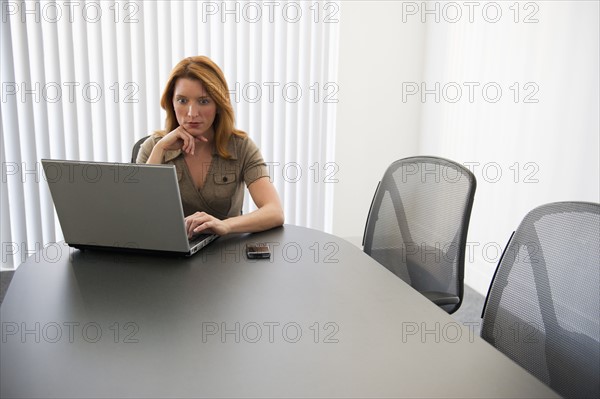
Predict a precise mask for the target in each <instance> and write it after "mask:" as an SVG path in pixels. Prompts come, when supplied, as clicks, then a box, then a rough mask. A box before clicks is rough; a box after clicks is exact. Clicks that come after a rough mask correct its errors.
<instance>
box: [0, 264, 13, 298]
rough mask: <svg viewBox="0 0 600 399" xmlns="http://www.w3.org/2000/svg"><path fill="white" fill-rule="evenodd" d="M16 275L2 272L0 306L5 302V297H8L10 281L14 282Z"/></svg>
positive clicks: (11, 272) (0, 273)
mask: <svg viewBox="0 0 600 399" xmlns="http://www.w3.org/2000/svg"><path fill="white" fill-rule="evenodd" d="M14 273H15V272H14V271H2V272H0V304H1V303H2V301H3V300H4V295H6V290H7V289H8V285H9V284H10V280H12V277H13V274H14Z"/></svg>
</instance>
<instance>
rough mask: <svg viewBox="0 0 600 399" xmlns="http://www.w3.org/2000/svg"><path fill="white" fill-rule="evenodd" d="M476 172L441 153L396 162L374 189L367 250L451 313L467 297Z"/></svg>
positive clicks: (366, 228)
mask: <svg viewBox="0 0 600 399" xmlns="http://www.w3.org/2000/svg"><path fill="white" fill-rule="evenodd" d="M475 187H476V181H475V176H473V174H472V173H471V172H470V171H469V170H468V169H467V168H465V167H463V166H462V165H460V164H458V163H456V162H453V161H450V160H447V159H443V158H437V157H411V158H405V159H401V160H399V161H396V162H394V163H392V164H391V165H390V166H389V167H388V169H387V170H386V172H385V174H384V176H383V179H382V180H381V182H380V184H379V187H378V188H377V190H376V192H375V196H374V198H373V202H372V204H371V210H370V211H369V217H368V219H367V224H366V226H365V234H364V236H363V245H364V251H365V252H366V253H367V254H369V255H370V256H371V257H372V258H374V259H375V260H377V261H378V262H379V263H381V264H382V265H384V266H385V267H387V268H388V269H389V270H390V271H392V272H393V273H394V274H396V275H397V276H398V277H400V278H402V279H403V280H404V281H406V282H407V283H409V284H410V285H411V286H412V287H414V288H415V289H416V290H418V291H420V292H421V293H422V294H423V295H425V296H426V297H428V298H429V299H431V300H432V301H433V302H434V303H436V304H438V305H439V306H441V307H442V308H443V309H444V310H446V311H447V312H449V313H452V312H454V311H456V310H457V309H458V308H459V307H460V305H461V302H462V297H463V276H464V254H465V246H466V238H467V230H468V225H469V219H470V216H471V208H472V206H473V197H474V195H475Z"/></svg>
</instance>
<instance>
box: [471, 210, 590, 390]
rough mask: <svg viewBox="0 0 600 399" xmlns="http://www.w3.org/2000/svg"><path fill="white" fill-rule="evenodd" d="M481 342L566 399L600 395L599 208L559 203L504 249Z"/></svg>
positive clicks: (532, 215) (529, 220)
mask: <svg viewBox="0 0 600 399" xmlns="http://www.w3.org/2000/svg"><path fill="white" fill-rule="evenodd" d="M481 336H482V337H483V338H484V339H485V340H487V341H488V342H490V343H491V344H492V345H494V346H495V347H496V348H498V349H499V350H500V351H502V352H504V353H505V354H506V355H507V356H508V357H510V358H511V359H513V360H514V361H515V362H517V363H519V364H520V365H521V366H522V367H524V368H525V369H527V370H529V371H530V372H531V373H532V374H533V375H535V376H536V377H537V378H538V379H540V380H541V381H543V382H545V383H546V384H547V385H548V386H550V387H551V388H552V389H554V390H555V391H556V392H557V393H559V394H560V395H562V396H564V397H578V398H579V397H594V398H598V397H600V204H592V203H583V202H559V203H552V204H547V205H543V206H541V207H538V208H536V209H534V210H532V211H531V212H529V214H527V216H525V218H524V219H523V221H522V222H521V224H520V225H519V227H518V229H517V230H516V231H515V233H514V234H513V237H512V238H511V240H510V242H509V244H508V246H507V247H506V249H505V251H504V254H503V256H502V259H501V260H500V262H499V264H498V269H497V270H496V276H495V277H494V280H493V282H492V285H491V287H490V292H489V293H488V299H487V303H486V306H485V309H484V316H483V325H482V331H481Z"/></svg>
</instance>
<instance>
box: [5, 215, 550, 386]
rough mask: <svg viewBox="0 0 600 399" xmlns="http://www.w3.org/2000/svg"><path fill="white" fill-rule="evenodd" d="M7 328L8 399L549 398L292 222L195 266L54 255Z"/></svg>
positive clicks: (18, 296) (33, 271) (383, 278)
mask: <svg viewBox="0 0 600 399" xmlns="http://www.w3.org/2000/svg"><path fill="white" fill-rule="evenodd" d="M254 241H259V242H268V243H270V244H271V246H272V252H273V256H272V258H271V259H270V260H248V259H246V256H245V254H244V246H245V244H246V243H247V242H254ZM0 318H1V322H2V341H1V343H0V345H1V347H0V348H1V350H0V376H1V377H0V390H1V395H2V397H28V398H32V397H102V398H103V397H119V398H125V397H204V396H208V397H478V398H481V397H494V398H498V397H520V398H524V397H527V398H531V397H544V398H546V397H554V396H556V395H555V394H554V393H553V392H552V391H551V390H550V389H548V388H547V387H545V386H544V385H543V384H542V383H541V382H539V381H537V380H536V379H535V378H534V377H532V376H530V375H529V374H528V373H527V372H525V371H524V370H523V369H522V368H520V367H519V366H517V365H516V364H515V363H513V362H512V361H510V360H509V359H508V358H506V357H505V356H504V355H502V354H500V353H499V352H497V351H496V349H494V348H492V347H491V346H490V345H488V344H487V343H486V342H484V341H483V340H481V339H480V338H479V337H477V336H475V335H474V334H473V333H472V331H471V329H470V328H469V327H468V326H462V325H461V324H459V323H458V322H456V321H455V320H454V319H452V318H451V317H450V316H449V315H447V314H446V313H444V312H443V311H441V310H439V309H438V308H437V307H436V306H434V305H433V304H431V303H430V302H428V301H427V300H426V299H425V298H423V297H422V296H421V295H420V294H418V293H417V292H416V291H414V290H413V289H412V288H411V287H409V286H408V285H407V284H405V283H404V282H403V281H401V280H400V279H398V278H397V277H395V276H394V275H393V274H391V273H390V272H389V271H388V270H387V269H385V268H384V267H382V266H380V265H379V264H378V263H376V262H375V261H373V260H372V259H371V258H370V257H368V256H367V255H365V254H364V253H363V252H361V251H360V249H359V248H356V247H355V246H353V245H352V244H350V243H348V242H346V241H344V240H342V239H339V238H337V237H335V236H332V235H329V234H326V233H323V232H320V231H316V230H311V229H307V228H302V227H296V226H289V225H286V226H284V227H282V228H278V229H274V230H271V231H267V232H264V233H259V234H250V235H248V234H246V235H235V236H230V237H222V238H220V239H219V240H217V241H216V242H214V243H213V244H211V245H210V246H209V247H207V248H205V249H204V250H203V251H202V252H200V253H198V254H197V255H195V256H194V257H192V258H174V257H161V256H156V255H152V256H150V255H131V254H122V253H110V252H96V251H83V252H82V251H78V250H74V249H70V248H68V247H67V246H65V245H64V244H62V243H61V244H54V245H50V246H48V247H46V248H45V249H44V250H43V251H41V252H39V253H38V254H36V255H33V256H32V257H30V258H29V259H28V260H27V262H25V263H24V264H23V265H21V266H20V267H19V268H18V270H17V272H16V273H15V276H14V278H13V281H12V283H11V286H10V288H9V290H8V292H7V294H6V297H5V299H4V302H3V303H2V306H1V307H0Z"/></svg>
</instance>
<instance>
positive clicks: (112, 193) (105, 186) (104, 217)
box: [42, 159, 218, 256]
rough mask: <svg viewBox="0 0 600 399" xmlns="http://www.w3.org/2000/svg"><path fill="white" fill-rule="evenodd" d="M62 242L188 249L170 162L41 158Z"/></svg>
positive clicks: (198, 240) (196, 245)
mask: <svg viewBox="0 0 600 399" xmlns="http://www.w3.org/2000/svg"><path fill="white" fill-rule="evenodd" d="M42 166H43V169H44V174H45V179H46V181H47V182H48V186H49V187H50V193H51V194H52V200H53V201H54V207H55V208H56V213H57V215H58V220H59V222H60V226H61V228H62V231H63V235H64V238H65V242H66V243H67V244H68V245H69V246H71V247H74V248H79V249H86V248H95V249H113V250H125V251H143V252H146V251H159V252H163V253H172V254H181V255H185V256H190V255H193V254H194V253H196V252H198V250H200V249H201V248H203V247H205V246H206V245H208V244H209V243H210V242H212V241H214V240H215V239H216V238H217V237H218V236H217V235H214V234H201V235H199V236H198V237H193V238H192V240H188V237H187V233H186V230H185V222H184V216H183V207H182V205H181V199H180V197H179V185H178V184H177V174H176V172H175V166H173V165H146V164H130V163H108V162H85V161H64V160H52V159H42Z"/></svg>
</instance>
